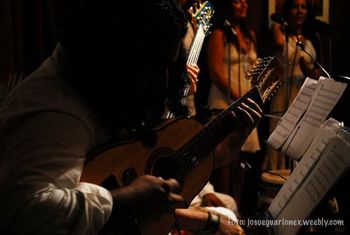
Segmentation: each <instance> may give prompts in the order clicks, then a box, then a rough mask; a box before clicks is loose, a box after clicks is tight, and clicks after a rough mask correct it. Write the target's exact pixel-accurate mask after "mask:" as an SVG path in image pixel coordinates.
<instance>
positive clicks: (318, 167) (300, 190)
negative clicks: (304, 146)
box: [268, 120, 350, 235]
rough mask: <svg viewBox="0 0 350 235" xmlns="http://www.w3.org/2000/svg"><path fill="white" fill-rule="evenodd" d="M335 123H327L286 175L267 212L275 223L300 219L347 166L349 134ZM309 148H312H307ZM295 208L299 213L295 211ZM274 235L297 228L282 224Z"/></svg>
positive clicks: (348, 164) (307, 214) (276, 228)
mask: <svg viewBox="0 0 350 235" xmlns="http://www.w3.org/2000/svg"><path fill="white" fill-rule="evenodd" d="M340 127H341V125H339V123H338V124H337V123H335V122H334V120H331V121H330V122H328V124H327V125H326V126H324V128H322V131H320V132H319V135H318V136H317V137H316V138H315V140H314V141H313V143H312V146H313V147H312V151H311V150H310V151H308V152H307V153H306V154H305V156H304V157H303V158H302V160H301V161H300V162H299V164H298V165H297V167H296V168H295V170H294V171H293V173H292V174H291V175H290V176H289V178H288V180H287V181H286V183H285V184H284V185H283V187H282V188H281V190H280V191H279V193H278V194H277V196H276V197H275V199H274V200H273V201H272V203H271V205H270V207H269V209H268V211H269V212H270V213H271V215H272V217H273V218H274V219H277V220H281V219H284V220H303V219H306V218H307V217H308V216H309V215H310V213H311V212H312V210H313V209H314V208H315V207H316V206H317V205H318V203H319V202H320V201H321V200H322V198H323V197H324V196H325V195H326V193H327V192H328V191H329V189H330V188H331V187H332V185H334V183H335V182H336V180H337V179H339V178H340V176H341V175H342V174H343V173H344V172H345V170H346V169H347V168H348V167H349V166H350V156H349V154H347V153H348V152H349V151H350V143H349V141H350V134H349V133H348V132H347V131H345V130H344V129H342V128H340ZM310 149H311V148H310ZM295 208H298V210H295ZM274 229H275V232H276V233H277V234H283V235H285V234H286V235H290V234H297V232H298V231H299V229H300V226H295V225H293V226H286V225H281V226H277V227H275V228H274Z"/></svg>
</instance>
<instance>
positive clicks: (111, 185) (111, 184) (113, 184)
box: [101, 175, 120, 190]
mask: <svg viewBox="0 0 350 235" xmlns="http://www.w3.org/2000/svg"><path fill="white" fill-rule="evenodd" d="M101 186H102V187H104V188H106V189H108V190H112V189H116V188H120V185H119V184H118V181H117V179H116V178H115V176H114V175H109V176H108V177H107V178H106V179H105V180H104V181H102V183H101Z"/></svg>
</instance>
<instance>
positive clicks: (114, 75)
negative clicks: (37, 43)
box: [60, 0, 187, 125]
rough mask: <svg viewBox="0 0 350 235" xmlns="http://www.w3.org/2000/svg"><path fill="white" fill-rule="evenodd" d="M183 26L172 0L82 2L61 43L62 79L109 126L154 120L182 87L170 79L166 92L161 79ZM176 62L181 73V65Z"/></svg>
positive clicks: (177, 78)
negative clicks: (66, 61)
mask: <svg viewBox="0 0 350 235" xmlns="http://www.w3.org/2000/svg"><path fill="white" fill-rule="evenodd" d="M186 24H187V21H186V18H185V15H184V13H183V11H182V10H181V9H180V7H179V6H178V4H177V1H176V0H134V1H115V0H104V1H101V0H86V1H84V2H83V3H82V5H81V8H80V10H79V12H78V13H77V15H76V16H75V17H74V18H73V19H72V20H71V21H69V22H68V24H67V26H66V28H65V31H64V34H63V36H62V38H61V40H60V41H61V44H62V46H63V48H64V50H65V52H66V54H67V55H68V56H67V57H68V58H69V64H70V65H69V70H70V73H69V74H70V75H69V76H67V77H66V80H67V81H68V82H69V83H70V84H71V86H72V87H73V88H74V89H75V90H76V91H77V92H78V93H79V94H80V95H81V96H82V97H83V99H84V100H85V101H86V102H87V103H88V104H89V105H90V106H91V108H92V109H94V110H95V111H96V113H97V114H98V115H99V116H100V118H101V119H102V120H103V121H104V123H108V125H118V124H116V123H118V122H119V123H122V124H120V125H125V124H128V123H129V124H130V125H134V123H136V122H140V120H142V121H145V120H148V119H155V118H156V117H157V118H158V117H159V116H161V113H162V110H163V109H164V100H165V99H166V96H167V95H168V96H173V97H177V96H178V94H179V91H180V90H181V89H182V86H183V81H182V78H181V77H180V76H178V77H175V76H171V77H172V79H174V81H172V82H171V85H172V87H171V89H169V88H168V87H167V83H168V81H167V79H166V77H167V76H168V71H167V70H168V68H169V66H170V65H171V64H172V63H174V58H175V56H174V55H175V54H176V51H177V48H178V47H181V45H180V44H181V39H182V38H183V36H184V35H185V33H186V30H187V28H186ZM180 50H181V49H180ZM176 60H177V61H175V62H176V63H178V64H181V65H182V66H178V67H177V68H178V70H180V71H179V72H177V73H178V74H182V71H183V70H184V69H185V62H183V58H182V57H178V58H177V59H176ZM173 100H175V98H173ZM179 102H180V101H179ZM112 123H113V124H112Z"/></svg>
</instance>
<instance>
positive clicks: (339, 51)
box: [0, 0, 350, 124]
mask: <svg viewBox="0 0 350 235" xmlns="http://www.w3.org/2000/svg"><path fill="white" fill-rule="evenodd" d="M213 1H214V0H213ZM248 4H249V22H250V24H251V26H252V27H253V29H254V31H255V33H256V35H257V40H258V43H259V45H258V48H259V54H260V55H261V56H263V55H264V54H266V51H265V50H264V49H266V48H268V47H269V42H270V41H269V40H270V39H269V29H268V18H269V16H268V0H248ZM78 5H79V0H0V88H1V87H5V88H6V89H11V88H12V87H13V86H15V85H16V84H17V83H18V82H19V81H20V80H22V79H24V78H25V77H26V76H27V75H28V74H29V73H31V72H32V71H33V70H34V69H35V68H36V67H38V66H39V65H40V64H41V63H42V62H43V61H44V60H45V58H46V57H47V56H49V55H50V53H51V51H52V49H53V47H54V45H55V43H56V42H57V39H58V37H59V35H60V33H61V31H62V27H63V24H64V22H65V21H66V19H68V18H69V17H71V16H72V15H73V13H74V10H75V9H76V8H77V7H78ZM349 5H350V4H349V1H346V0H330V9H329V14H330V24H331V25H332V32H331V33H325V34H324V35H323V41H324V45H323V47H324V48H325V50H324V51H325V53H326V54H325V55H326V56H325V57H326V61H322V64H323V65H324V66H325V68H326V69H327V70H328V72H329V73H330V74H331V75H337V74H340V75H346V76H350V60H349V59H348V56H349V55H350V48H349V44H350V40H349V39H350V35H349V30H348V28H349V27H348V25H346V24H349V23H348V22H349V21H350V7H349ZM131 10H132V9H130V11H131ZM126 20H127V19H126ZM348 93H349V92H348V91H347V92H346V94H344V96H343V98H342V100H341V101H340V102H339V103H340V104H339V105H340V106H341V108H338V107H336V109H335V110H334V113H335V114H336V115H337V116H338V113H339V115H340V118H341V119H342V120H344V121H345V123H346V124H350V123H349V121H348V120H350V118H349V116H348V114H347V113H346V112H345V110H344V107H347V101H350V96H349V95H348ZM339 105H338V106H339Z"/></svg>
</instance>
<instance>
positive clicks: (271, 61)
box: [246, 56, 281, 102]
mask: <svg viewBox="0 0 350 235" xmlns="http://www.w3.org/2000/svg"><path fill="white" fill-rule="evenodd" d="M280 74H281V69H280V66H279V65H278V63H277V59H276V57H275V56H273V57H272V56H269V57H264V58H258V59H257V60H256V61H255V62H254V64H253V65H252V66H251V67H250V69H249V71H248V72H247V73H246V78H247V79H249V80H250V82H251V84H252V86H257V87H258V89H259V92H260V96H261V98H262V100H263V101H264V102H265V101H266V100H268V99H270V98H271V97H272V96H273V95H274V94H275V93H276V91H277V89H278V87H279V86H280V84H281V81H280Z"/></svg>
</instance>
